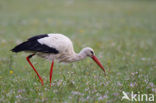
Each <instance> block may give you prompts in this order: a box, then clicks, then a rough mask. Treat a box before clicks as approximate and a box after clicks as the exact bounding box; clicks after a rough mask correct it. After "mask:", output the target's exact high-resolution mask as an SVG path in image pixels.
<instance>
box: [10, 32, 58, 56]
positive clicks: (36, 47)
mask: <svg viewBox="0 0 156 103" xmlns="http://www.w3.org/2000/svg"><path fill="white" fill-rule="evenodd" d="M44 37H48V35H47V34H41V35H37V36H34V37H31V38H29V39H28V40H27V41H26V42H23V43H21V44H19V45H17V46H16V47H15V48H13V49H12V50H11V51H12V52H16V53H17V52H21V51H35V52H43V53H54V54H57V53H59V51H58V50H56V49H55V48H52V47H49V46H47V45H44V44H40V43H39V42H38V41H37V40H38V39H41V38H44Z"/></svg>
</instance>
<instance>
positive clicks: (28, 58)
mask: <svg viewBox="0 0 156 103" xmlns="http://www.w3.org/2000/svg"><path fill="white" fill-rule="evenodd" d="M34 55H35V54H32V55H29V56H28V57H26V59H27V61H28V63H29V64H30V66H31V67H32V68H33V70H34V71H35V72H36V74H37V76H38V77H39V79H40V81H41V84H42V85H43V80H42V78H41V76H40V75H39V74H38V72H37V70H36V69H35V67H34V66H33V65H32V63H31V61H30V58H31V57H32V56H34Z"/></svg>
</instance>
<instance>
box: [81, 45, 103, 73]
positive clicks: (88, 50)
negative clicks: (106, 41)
mask: <svg viewBox="0 0 156 103" xmlns="http://www.w3.org/2000/svg"><path fill="white" fill-rule="evenodd" d="M81 52H83V53H84V54H85V55H86V56H88V57H91V58H92V59H93V60H94V61H95V62H96V64H97V65H98V66H99V67H100V68H101V69H102V70H103V71H104V72H105V69H104V67H103V66H102V64H101V63H100V61H99V60H98V58H97V57H96V56H95V53H94V50H93V49H92V48H90V47H86V48H84V49H83V50H82V51H81Z"/></svg>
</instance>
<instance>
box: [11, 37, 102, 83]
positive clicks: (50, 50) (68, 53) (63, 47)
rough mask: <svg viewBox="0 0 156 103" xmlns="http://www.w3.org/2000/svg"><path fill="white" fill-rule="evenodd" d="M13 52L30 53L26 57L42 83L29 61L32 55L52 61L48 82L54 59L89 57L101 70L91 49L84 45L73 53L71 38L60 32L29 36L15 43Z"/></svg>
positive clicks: (69, 60) (76, 59) (71, 60)
mask: <svg viewBox="0 0 156 103" xmlns="http://www.w3.org/2000/svg"><path fill="white" fill-rule="evenodd" d="M12 51H13V52H16V53H17V52H21V51H25V52H29V53H32V54H31V55H29V56H28V57H27V61H28V62H29V64H30V65H31V66H32V68H33V69H34V71H35V72H36V73H37V75H38V77H39V79H40V81H41V83H42V85H43V80H42V78H41V77H40V75H39V74H38V72H37V71H36V69H35V68H34V66H33V65H32V63H31V62H30V60H29V59H30V58H31V57H32V56H34V55H38V56H40V57H42V58H45V59H48V60H51V61H52V65H51V69H50V83H51V78H52V72H53V65H54V60H58V61H59V62H74V61H79V60H81V59H84V58H86V57H87V56H89V57H91V58H92V59H93V60H94V61H95V62H96V63H97V64H98V65H99V66H100V67H101V68H102V69H103V70H104V68H103V66H102V65H101V63H100V62H99V61H98V59H97V58H96V57H95V55H94V51H93V49H91V48H89V47H86V48H84V49H82V50H81V52H80V53H78V54H77V53H75V51H74V49H73V44H72V42H71V40H70V39H69V38H68V37H66V36H64V35H62V34H42V35H37V36H34V37H31V38H29V39H28V40H27V41H25V42H23V43H21V44H19V45H17V46H16V47H15V48H13V49H12Z"/></svg>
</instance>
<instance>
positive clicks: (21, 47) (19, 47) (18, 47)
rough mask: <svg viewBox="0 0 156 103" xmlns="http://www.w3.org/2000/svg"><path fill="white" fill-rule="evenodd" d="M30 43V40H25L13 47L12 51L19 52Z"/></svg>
mask: <svg viewBox="0 0 156 103" xmlns="http://www.w3.org/2000/svg"><path fill="white" fill-rule="evenodd" d="M27 45H28V42H23V43H21V44H19V45H17V46H15V47H14V48H13V49H11V51H12V52H15V53H18V52H21V51H24V50H25V49H26V46H27Z"/></svg>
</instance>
